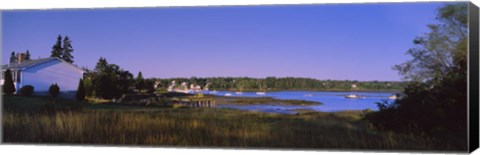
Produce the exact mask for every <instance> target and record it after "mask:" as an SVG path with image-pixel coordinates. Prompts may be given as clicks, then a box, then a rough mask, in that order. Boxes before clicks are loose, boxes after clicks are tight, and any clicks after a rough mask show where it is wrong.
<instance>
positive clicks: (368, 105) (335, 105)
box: [216, 91, 392, 114]
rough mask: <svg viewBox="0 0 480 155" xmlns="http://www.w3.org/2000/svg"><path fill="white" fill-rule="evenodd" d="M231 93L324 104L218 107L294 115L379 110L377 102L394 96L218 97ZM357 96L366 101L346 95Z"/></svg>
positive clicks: (301, 94) (284, 93) (281, 93)
mask: <svg viewBox="0 0 480 155" xmlns="http://www.w3.org/2000/svg"><path fill="white" fill-rule="evenodd" d="M227 93H230V94H231V96H233V97H235V96H241V97H273V98H276V99H295V100H307V101H318V102H322V103H323V104H322V105H313V106H285V105H274V104H265V105H263V104H260V105H233V104H227V105H217V107H218V108H234V109H241V110H255V111H262V112H273V113H287V114H294V113H296V112H295V111H294V110H296V109H307V110H315V111H323V112H335V111H344V110H365V109H371V110H378V107H377V105H376V104H375V102H381V100H382V99H388V97H389V96H391V95H392V93H391V92H312V91H279V92H266V94H265V95H257V94H256V93H255V92H243V93H242V94H236V93H235V92H228V91H219V92H218V93H217V94H216V95H219V96H224V95H225V94H227ZM349 94H356V95H361V96H365V98H364V99H347V98H345V96H346V95H349Z"/></svg>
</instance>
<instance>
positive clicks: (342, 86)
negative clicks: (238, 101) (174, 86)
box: [152, 77, 405, 91]
mask: <svg viewBox="0 0 480 155" xmlns="http://www.w3.org/2000/svg"><path fill="white" fill-rule="evenodd" d="M152 80H153V81H158V82H159V84H158V86H157V87H159V88H163V89H166V88H167V87H168V86H169V85H170V82H171V81H173V80H175V81H176V82H177V83H182V82H186V83H188V84H194V85H199V86H201V87H204V86H206V85H207V84H209V85H208V88H209V89H210V90H213V89H215V90H236V91H258V90H261V91H264V90H267V91H268V90H270V91H275V90H338V91H351V90H401V89H402V88H403V86H404V84H405V83H404V82H399V81H354V80H318V79H313V78H301V77H266V78H250V77H209V78H197V77H191V78H168V79H160V78H154V79H152Z"/></svg>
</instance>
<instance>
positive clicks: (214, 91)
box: [210, 90, 218, 94]
mask: <svg viewBox="0 0 480 155" xmlns="http://www.w3.org/2000/svg"><path fill="white" fill-rule="evenodd" d="M216 93H218V92H217V91H216V90H213V91H210V94H216Z"/></svg>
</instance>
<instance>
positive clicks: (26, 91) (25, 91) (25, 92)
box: [20, 85, 35, 96]
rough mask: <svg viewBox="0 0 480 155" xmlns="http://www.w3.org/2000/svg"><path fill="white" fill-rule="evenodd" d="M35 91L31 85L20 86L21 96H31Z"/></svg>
mask: <svg viewBox="0 0 480 155" xmlns="http://www.w3.org/2000/svg"><path fill="white" fill-rule="evenodd" d="M34 91H35V89H34V87H33V86H32V85H26V86H23V87H22V88H20V95H22V96H32V95H33V92H34Z"/></svg>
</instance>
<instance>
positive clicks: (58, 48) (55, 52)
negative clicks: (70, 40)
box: [50, 35, 63, 59]
mask: <svg viewBox="0 0 480 155" xmlns="http://www.w3.org/2000/svg"><path fill="white" fill-rule="evenodd" d="M62 51H63V49H62V36H61V35H58V37H57V42H56V43H55V44H54V45H53V47H52V54H51V55H50V57H57V58H61V59H63V58H62Z"/></svg>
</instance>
